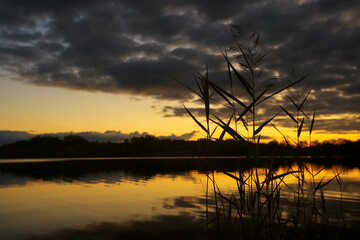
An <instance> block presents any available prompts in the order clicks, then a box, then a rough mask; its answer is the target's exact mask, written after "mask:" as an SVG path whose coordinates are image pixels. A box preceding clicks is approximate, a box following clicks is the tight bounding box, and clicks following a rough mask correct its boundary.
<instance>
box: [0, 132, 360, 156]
mask: <svg viewBox="0 0 360 240" xmlns="http://www.w3.org/2000/svg"><path fill="white" fill-rule="evenodd" d="M249 144H252V143H247V142H245V143H243V142H242V143H240V142H236V141H233V140H224V141H210V140H206V139H199V140H197V141H185V140H172V139H159V138H156V137H154V136H149V135H147V136H142V137H133V138H131V139H130V140H125V141H124V142H121V143H114V142H97V141H95V142H90V141H88V140H86V139H84V138H82V137H80V136H75V135H69V136H66V137H64V138H63V139H60V138H57V137H51V136H36V137H34V138H32V139H30V140H25V141H18V142H16V143H12V144H6V145H2V146H0V158H53V157H130V156H136V157H145V156H247V155H248V154H249V152H248V151H249V150H248V149H249ZM259 149H260V150H259V151H260V155H263V156H295V155H297V156H299V155H303V156H349V157H359V156H360V154H359V149H360V140H358V141H355V142H352V141H348V140H338V141H325V142H322V143H318V144H316V145H313V146H311V147H298V148H295V147H291V146H288V145H286V144H285V143H279V142H276V141H271V142H269V143H263V144H260V148H259Z"/></svg>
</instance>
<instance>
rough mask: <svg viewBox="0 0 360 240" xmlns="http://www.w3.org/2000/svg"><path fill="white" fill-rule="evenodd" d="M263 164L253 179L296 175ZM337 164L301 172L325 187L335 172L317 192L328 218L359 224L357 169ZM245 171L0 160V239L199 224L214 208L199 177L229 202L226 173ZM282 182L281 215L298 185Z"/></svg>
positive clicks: (225, 163) (189, 164) (233, 163)
mask: <svg viewBox="0 0 360 240" xmlns="http://www.w3.org/2000/svg"><path fill="white" fill-rule="evenodd" d="M269 161H270V160H268V159H265V160H263V162H261V163H258V164H257V166H256V170H257V173H258V176H259V178H260V179H265V172H266V169H268V168H269V166H270V165H271V168H276V172H277V174H278V175H280V174H281V173H284V172H286V171H287V170H288V169H289V167H292V168H293V169H295V168H296V163H292V162H291V163H289V162H288V161H287V160H284V159H274V160H272V161H270V163H269ZM339 162H340V163H341V160H339V161H335V162H333V161H327V160H326V159H325V160H324V159H323V160H321V161H319V162H317V163H313V164H310V163H306V164H305V165H306V167H307V168H308V169H312V171H313V172H319V171H320V170H321V169H323V170H322V171H320V172H319V173H318V174H317V175H316V177H315V182H316V183H318V182H320V181H322V183H326V182H327V181H328V180H330V179H332V178H333V177H334V175H336V174H337V173H340V172H341V173H340V175H339V176H340V181H341V182H340V183H339V182H338V181H337V180H336V179H333V181H331V182H329V183H328V184H326V186H324V188H323V192H324V196H325V199H326V204H327V206H328V210H329V215H330V216H332V217H334V218H343V219H344V220H345V221H346V222H349V223H354V224H358V223H359V222H360V170H359V168H358V167H357V166H356V165H355V166H353V165H351V164H350V166H349V164H340V163H339ZM251 165H252V163H249V161H248V160H246V159H236V158H225V157H224V158H218V159H213V160H211V161H207V160H206V159H203V158H124V159H115V158H110V159H96V158H95V159H27V160H15V161H14V160H0V219H1V221H0V238H1V239H3V240H10V239H46V236H50V235H47V234H60V235H61V234H64V231H65V232H66V231H70V230H69V229H72V230H74V229H77V230H79V231H90V230H89V229H91V228H97V229H99V226H102V227H103V228H104V226H106V227H105V228H106V229H107V228H111V229H114V228H115V226H117V227H119V226H128V225H126V224H129V223H132V224H133V223H138V224H139V223H141V222H142V223H144V222H148V223H149V222H151V221H161V219H163V220H164V219H165V221H171V217H173V219H175V222H176V221H177V220H176V217H179V219H178V220H179V221H180V218H182V219H192V220H194V221H196V223H200V225H201V223H202V222H205V218H206V216H207V214H210V215H211V212H213V211H214V203H213V202H211V201H210V200H209V199H210V198H211V197H209V196H210V195H211V189H210V191H208V196H207V194H206V193H207V190H206V189H207V187H209V179H208V177H207V175H206V174H205V173H207V174H209V175H210V176H213V177H214V179H216V184H217V187H218V188H219V189H221V192H222V193H223V194H224V195H228V196H230V195H231V194H233V193H234V192H235V193H236V191H237V184H236V181H234V179H233V178H231V177H229V174H230V175H236V174H237V173H238V172H245V173H247V172H249V171H250V169H251V167H252V166H251ZM226 173H229V174H226ZM293 175H294V174H293ZM284 182H286V187H284V189H283V195H282V198H283V199H284V201H283V202H284V203H283V211H284V214H287V212H290V210H289V209H291V207H292V204H293V200H292V199H293V198H294V194H293V191H292V189H295V188H296V185H297V179H296V177H294V176H290V175H289V176H285V177H284ZM207 197H209V199H207ZM205 203H208V204H205ZM208 216H209V215H208ZM169 219H170V220H169ZM104 224H105V225H104ZM106 224H107V225H106ZM200 225H199V226H200ZM109 226H111V227H109ZM142 226H143V225H142ZM201 226H204V225H201ZM99 231H100V230H99ZM101 231H103V229H102V230H101ZM52 236H53V235H52ZM41 237H43V238H41ZM74 239H76V238H74ZM100 239H102V238H100Z"/></svg>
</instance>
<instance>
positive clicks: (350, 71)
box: [0, 0, 360, 126]
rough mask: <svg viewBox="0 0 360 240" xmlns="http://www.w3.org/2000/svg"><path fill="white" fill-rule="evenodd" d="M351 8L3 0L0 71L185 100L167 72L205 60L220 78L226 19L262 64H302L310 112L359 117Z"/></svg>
mask: <svg viewBox="0 0 360 240" xmlns="http://www.w3.org/2000/svg"><path fill="white" fill-rule="evenodd" d="M358 9H360V2H359V1H355V0H343V1H338V0H304V1H298V0H293V1H283V0H274V1H260V0H259V1H238V0H236V1H235V0H234V1H230V0H229V1H205V0H196V1H185V0H176V1H162V0H156V1H142V0H138V1H135V0H123V1H121V0H120V1H115V0H113V1H112V0H103V1H95V0H94V1H75V2H74V1H64V0H61V1H60V0H58V1H45V0H43V1H42V0H38V1H26V0H23V1H21V0H18V1H13V0H2V1H1V2H0V43H1V47H0V58H1V59H2V60H1V62H0V71H2V72H6V73H8V74H10V76H12V77H13V78H15V79H18V80H20V81H23V82H26V83H30V84H36V85H46V86H53V87H62V88H69V89H78V90H84V91H103V92H114V93H120V92H122V93H130V94H136V95H146V96H153V97H156V98H160V99H179V100H184V99H188V98H189V97H191V95H190V92H189V91H187V90H186V89H185V88H182V87H181V86H180V85H179V84H178V83H176V82H175V81H173V80H172V79H171V77H174V78H176V79H178V80H180V81H184V82H185V83H187V84H192V81H191V80H192V73H193V72H194V71H195V70H203V69H204V66H205V64H206V63H208V65H209V68H210V77H211V79H212V80H214V81H217V82H224V81H225V80H226V72H224V68H223V67H224V59H223V58H222V56H221V54H219V53H220V51H219V49H223V48H224V47H229V46H231V44H232V41H231V34H230V31H229V27H228V24H229V23H234V24H239V25H240V26H241V27H242V28H244V30H245V31H248V32H258V33H260V35H261V40H262V42H263V45H262V47H263V49H264V51H265V52H266V53H267V57H266V59H265V65H264V66H265V68H266V70H267V71H268V73H271V74H277V73H280V74H286V73H288V72H289V69H290V68H291V67H295V68H296V69H297V71H299V72H301V73H303V74H308V73H311V75H310V77H309V78H308V80H307V82H306V84H307V85H308V86H309V88H311V89H313V95H314V96H315V97H314V99H312V101H313V103H312V104H315V105H316V106H317V109H318V111H319V113H321V114H349V113H351V114H356V116H357V118H359V116H360V108H359V105H358V102H359V98H360V74H359V68H360V58H359V55H360V46H359V40H360V15H359V14H358ZM269 106H273V104H269ZM165 110H166V109H165ZM180 112H181V111H180ZM178 113H179V111H178V110H176V112H175V115H180V114H178ZM166 114H167V115H171V114H169V113H168V111H167V113H166ZM354 124H355V122H354ZM353 126H354V125H353Z"/></svg>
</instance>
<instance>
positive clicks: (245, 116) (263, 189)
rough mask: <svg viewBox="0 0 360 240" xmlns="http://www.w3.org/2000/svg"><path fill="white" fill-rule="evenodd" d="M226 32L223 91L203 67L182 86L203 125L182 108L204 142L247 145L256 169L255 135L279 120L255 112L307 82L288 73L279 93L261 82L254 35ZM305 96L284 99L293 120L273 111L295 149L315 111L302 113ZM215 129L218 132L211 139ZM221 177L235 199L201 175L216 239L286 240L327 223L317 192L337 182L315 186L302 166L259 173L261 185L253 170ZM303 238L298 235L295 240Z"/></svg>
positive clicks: (262, 75) (260, 60) (238, 30)
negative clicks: (287, 196)
mask: <svg viewBox="0 0 360 240" xmlns="http://www.w3.org/2000/svg"><path fill="white" fill-rule="evenodd" d="M230 30H231V34H232V38H233V39H234V43H235V44H234V47H231V48H229V49H226V50H223V51H222V55H223V57H224V61H225V63H226V66H227V75H228V78H229V84H230V87H229V88H223V87H221V86H219V85H218V84H216V83H215V82H214V81H211V80H210V79H209V69H208V66H206V71H205V74H202V73H200V72H196V73H195V74H194V77H195V82H196V86H197V89H192V88H190V87H188V86H186V87H187V88H188V89H189V90H190V91H192V92H193V93H194V94H195V95H196V96H198V97H199V98H200V99H201V100H202V102H203V106H204V116H205V117H204V118H205V119H203V120H200V119H199V118H198V117H196V116H195V115H194V114H193V113H192V112H191V109H188V108H187V107H185V106H184V108H185V110H186V111H187V113H188V114H189V115H190V117H191V118H192V119H193V120H194V121H195V122H196V124H197V125H198V126H199V127H200V128H201V129H202V130H203V131H204V132H205V134H206V138H207V139H208V140H209V141H211V140H223V139H224V137H225V135H227V136H229V137H231V138H232V139H234V140H235V141H237V142H242V143H247V144H248V145H249V153H248V158H249V160H251V161H254V163H256V162H257V161H258V159H259V143H260V140H261V132H262V131H263V129H264V128H265V127H266V126H267V125H272V126H273V127H275V128H276V126H275V125H274V124H273V123H272V121H273V120H274V119H275V118H276V117H277V116H278V115H279V113H272V115H269V116H268V117H267V118H266V119H259V118H258V116H259V111H258V109H260V107H261V106H263V105H264V104H265V103H266V102H267V101H269V100H270V99H273V98H274V97H275V96H278V95H279V94H282V93H285V92H284V91H285V90H290V89H293V88H294V87H296V86H298V85H299V84H300V83H301V82H302V81H303V80H304V79H305V78H307V76H300V77H299V76H298V75H297V74H295V73H294V71H293V75H292V76H293V80H292V81H291V82H290V83H289V84H287V85H286V86H285V87H280V88H277V87H276V84H275V82H276V80H277V78H278V77H277V76H275V77H265V73H264V68H263V67H262V63H263V59H264V57H265V54H264V53H263V52H262V50H261V48H260V37H259V34H258V33H254V34H251V35H250V36H246V35H245V34H244V32H243V31H242V29H241V28H240V27H239V26H235V25H231V26H230ZM229 53H231V56H232V57H231V56H229ZM238 67H239V69H238ZM235 83H238V85H240V86H241V89H240V90H238V89H237V88H234V87H233V86H234V85H235ZM309 95H310V91H308V92H306V94H305V97H303V98H300V97H299V98H296V99H294V98H293V97H291V96H289V95H287V99H288V100H289V101H290V102H291V103H292V104H293V105H294V106H295V108H296V113H295V115H294V114H292V113H290V111H288V110H287V109H285V107H283V106H281V105H279V106H280V109H279V111H280V110H282V112H284V113H285V114H286V115H287V116H288V117H289V118H290V119H291V121H293V122H294V123H295V125H296V130H297V137H296V141H294V142H295V145H296V146H297V147H300V145H301V140H300V136H301V132H302V130H303V127H304V121H305V119H308V121H309V138H310V144H311V133H312V130H313V126H314V120H315V110H314V112H313V114H312V118H310V117H309V116H308V115H307V114H305V112H304V111H303V106H304V104H305V101H306V100H307V99H308V97H309ZM219 99H220V100H219ZM215 101H216V103H217V104H219V102H221V103H222V106H225V107H226V108H227V109H229V110H230V114H229V117H228V119H227V120H224V119H223V118H224V116H219V115H216V114H213V113H212V112H213V109H212V107H211V104H212V103H213V102H215ZM218 128H219V129H221V132H220V133H219V134H215V133H216V131H217V129H218ZM276 129H277V130H278V128H276ZM278 131H279V130H278ZM279 132H280V131H279ZM280 133H281V132H280ZM281 135H282V136H284V139H285V141H286V142H287V143H289V142H290V141H289V139H288V138H287V137H286V136H285V134H283V133H281ZM289 145H290V143H289ZM305 171H307V172H308V173H309V174H310V176H311V177H310V179H305ZM222 173H223V174H225V175H227V176H228V177H229V178H231V179H233V181H235V183H236V186H237V192H236V193H231V194H228V193H224V192H223V191H222V190H221V189H220V187H219V186H218V185H217V182H216V179H215V175H214V173H213V172H212V173H209V172H206V173H205V174H206V175H207V179H208V182H207V187H211V188H212V194H213V198H214V202H215V218H211V217H210V214H209V212H208V211H209V210H208V206H207V208H206V209H207V211H206V212H207V213H206V216H207V223H208V225H211V224H212V223H214V222H216V226H217V227H216V228H217V232H218V234H219V236H221V237H220V238H221V239H222V238H233V239H257V238H258V239H259V238H260V239H263V238H265V239H286V238H288V237H289V236H290V235H289V234H290V233H291V232H292V231H295V232H296V231H304V229H306V226H310V225H316V224H319V223H328V217H327V214H326V204H325V200H324V199H325V198H324V195H323V188H324V187H325V186H326V185H328V184H329V183H330V182H331V181H332V180H333V179H337V180H338V179H340V176H339V174H336V175H335V177H334V178H332V179H331V180H329V181H326V182H323V179H321V180H320V181H319V182H317V180H316V176H317V174H319V173H320V172H317V173H313V171H312V170H311V169H309V168H308V167H306V165H299V167H298V168H297V169H292V168H291V167H289V168H288V169H287V171H285V172H282V173H277V172H276V170H275V169H273V168H272V167H271V165H270V167H269V168H267V169H265V173H264V177H263V178H262V179H261V175H260V174H259V172H258V169H257V168H256V167H255V168H252V169H250V170H249V171H248V172H244V171H240V170H239V171H237V172H235V173H230V172H226V171H223V172H222ZM290 177H292V178H295V179H297V187H296V188H293V187H292V186H290V185H288V184H287V183H286V181H285V178H290ZM307 181H308V182H307ZM306 183H307V184H310V186H311V187H312V188H311V191H310V193H309V192H307V191H306V189H307V187H306ZM284 188H289V189H291V190H292V191H293V194H294V203H295V205H294V206H295V212H294V213H292V214H290V215H288V216H285V215H284V210H283V205H282V201H284V197H282V195H281V194H282V191H283V189H284ZM208 190H209V189H207V190H206V203H207V204H208V202H209V201H208V197H209V195H210V191H208ZM309 199H311V200H312V203H313V211H312V212H311V213H310V214H308V213H307V209H308V207H307V204H308V201H309ZM318 199H320V203H321V204H320V205H319V206H321V207H320V208H319V207H317V203H318V202H317V201H318ZM303 234H304V233H303V232H302V233H301V234H300V235H303Z"/></svg>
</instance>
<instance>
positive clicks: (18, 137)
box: [0, 131, 196, 145]
mask: <svg viewBox="0 0 360 240" xmlns="http://www.w3.org/2000/svg"><path fill="white" fill-rule="evenodd" d="M195 134H196V131H193V132H189V133H184V134H182V135H175V134H171V135H168V136H156V137H157V138H160V139H174V140H181V139H183V140H188V139H191V138H192V137H193V136H194V135H195ZM69 135H76V136H81V137H83V138H85V139H86V140H88V141H99V142H108V141H109V142H122V141H124V140H125V139H131V138H133V137H142V136H146V135H150V134H149V133H147V132H142V133H140V132H137V131H135V132H131V133H122V132H121V131H106V132H104V133H101V132H58V133H45V134H40V135H36V134H32V133H29V132H25V131H0V145H3V144H9V143H14V142H16V141H22V140H28V139H31V138H33V137H35V136H51V137H58V138H64V137H66V136H69Z"/></svg>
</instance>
